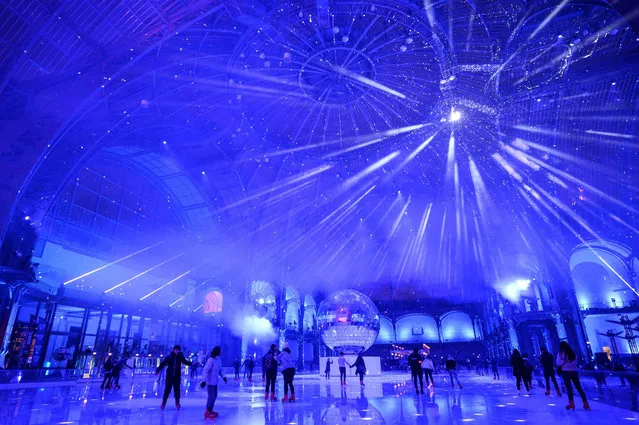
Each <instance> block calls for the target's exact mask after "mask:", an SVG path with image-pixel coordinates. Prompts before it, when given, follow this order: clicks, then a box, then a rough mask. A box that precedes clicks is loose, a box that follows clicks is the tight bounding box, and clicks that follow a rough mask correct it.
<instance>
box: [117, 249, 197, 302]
mask: <svg viewBox="0 0 639 425" xmlns="http://www.w3.org/2000/svg"><path fill="white" fill-rule="evenodd" d="M184 254H186V250H184V251H182V252H180V253H179V254H177V255H174V256H173V257H171V258H169V259H168V260H164V261H162V262H161V263H160V264H156V265H155V266H153V267H151V268H150V269H147V270H145V271H143V272H142V273H138V274H136V275H135V276H133V277H131V278H129V279H127V280H125V281H124V282H121V283H118V284H117V285H115V286H113V287H111V288H109V289H107V290H106V291H104V293H105V294H108V293H109V292H111V291H113V290H115V289H118V288H119V287H121V286H123V285H126V284H127V283H129V282H131V281H133V280H135V279H137V278H138V277H140V276H144V275H145V274H147V273H148V272H151V271H153V270H155V269H157V268H158V267H162V266H163V265H165V264H167V263H169V262H171V261H173V260H175V259H176V258H179V257H181V256H183V255H184Z"/></svg>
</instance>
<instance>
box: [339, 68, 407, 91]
mask: <svg viewBox="0 0 639 425" xmlns="http://www.w3.org/2000/svg"><path fill="white" fill-rule="evenodd" d="M333 69H334V70H335V71H337V72H338V73H340V74H342V75H344V76H346V77H348V78H351V79H353V80H355V81H357V82H359V83H362V84H364V85H367V86H369V87H373V88H375V89H377V90H381V91H383V92H385V93H388V94H392V95H393V96H397V97H399V98H400V99H406V95H404V94H402V93H400V92H398V91H397V90H393V89H391V88H390V87H387V86H385V85H383V84H380V83H378V82H377V81H374V80H371V79H370V78H366V77H364V76H363V75H360V74H358V73H356V72H352V71H349V70H348V69H346V68H343V67H341V66H334V67H333Z"/></svg>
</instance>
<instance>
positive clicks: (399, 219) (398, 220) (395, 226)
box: [388, 196, 411, 239]
mask: <svg viewBox="0 0 639 425" xmlns="http://www.w3.org/2000/svg"><path fill="white" fill-rule="evenodd" d="M410 199H411V197H410V196H409V197H408V200H407V201H406V203H405V204H404V206H403V207H402V210H401V211H400V212H399V214H398V215H397V218H396V219H395V222H394V223H393V227H392V228H391V231H390V233H389V235H388V238H389V239H390V238H392V237H393V236H395V233H396V232H397V230H398V229H399V225H400V223H401V222H402V219H403V218H404V215H406V210H407V209H408V205H410Z"/></svg>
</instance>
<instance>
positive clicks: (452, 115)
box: [450, 108, 462, 122]
mask: <svg viewBox="0 0 639 425" xmlns="http://www.w3.org/2000/svg"><path fill="white" fill-rule="evenodd" d="M461 117H462V115H461V112H459V111H456V110H455V108H453V109H451V111H450V121H451V122H456V121H459V120H460V119H461Z"/></svg>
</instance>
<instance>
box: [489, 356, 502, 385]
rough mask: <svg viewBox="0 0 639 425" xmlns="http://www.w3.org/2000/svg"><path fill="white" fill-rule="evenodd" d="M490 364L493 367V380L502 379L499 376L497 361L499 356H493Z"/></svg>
mask: <svg viewBox="0 0 639 425" xmlns="http://www.w3.org/2000/svg"><path fill="white" fill-rule="evenodd" d="M490 366H491V367H492V369H493V380H495V379H500V378H499V363H498V362H497V358H496V357H493V358H492V360H491V361H490Z"/></svg>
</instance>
